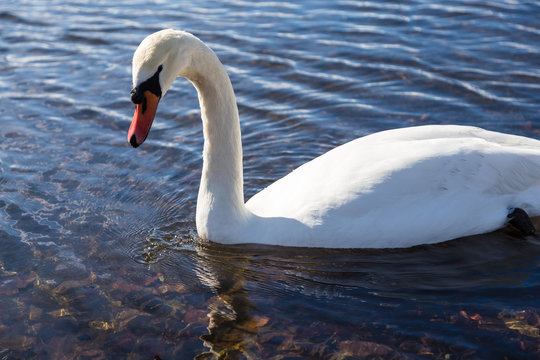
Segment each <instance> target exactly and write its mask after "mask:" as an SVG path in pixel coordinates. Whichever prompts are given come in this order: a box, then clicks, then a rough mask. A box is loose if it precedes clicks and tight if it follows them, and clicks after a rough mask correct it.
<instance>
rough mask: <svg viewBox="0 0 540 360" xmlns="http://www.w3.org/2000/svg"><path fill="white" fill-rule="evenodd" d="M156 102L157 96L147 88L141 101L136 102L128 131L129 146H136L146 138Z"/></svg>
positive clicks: (154, 112)
mask: <svg viewBox="0 0 540 360" xmlns="http://www.w3.org/2000/svg"><path fill="white" fill-rule="evenodd" d="M158 103H159V97H158V96H156V95H154V94H153V93H152V92H150V91H148V90H146V91H145V92H144V98H143V101H142V102H141V103H140V104H137V106H136V108H135V114H133V120H132V121H131V126H130V127H129V131H128V136H127V139H128V142H129V143H130V144H131V146H133V147H135V148H136V147H138V146H139V145H141V144H142V143H143V142H144V140H146V137H147V136H148V133H149V132H150V127H152V122H153V121H154V117H155V116H156V110H157V106H158Z"/></svg>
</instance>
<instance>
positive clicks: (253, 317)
mask: <svg viewBox="0 0 540 360" xmlns="http://www.w3.org/2000/svg"><path fill="white" fill-rule="evenodd" d="M535 225H536V226H538V225H540V220H539V218H537V219H535ZM539 254H540V243H539V242H538V239H536V238H527V239H524V238H522V237H521V236H520V235H519V234H518V233H517V232H516V231H514V230H513V229H510V228H507V229H503V230H500V231H497V232H495V233H491V234H485V235H478V236H472V237H467V238H463V239H457V240H455V241H452V242H448V243H444V244H438V245H429V246H420V247H416V248H413V249H400V250H329V249H300V248H298V249H294V248H280V247H273V246H268V247H266V246H258V245H257V246H255V245H253V246H252V245H247V246H246V245H243V246H223V245H219V244H213V243H208V244H205V245H204V246H201V247H199V248H198V250H197V265H196V274H197V277H198V279H199V281H200V282H201V283H202V284H205V285H206V286H208V287H209V288H210V289H212V291H213V293H214V294H215V296H214V297H213V298H212V299H211V300H210V301H208V303H207V304H208V307H207V308H206V313H207V316H208V319H209V323H208V326H207V331H208V334H204V335H202V336H201V339H202V340H203V341H204V345H205V346H206V347H207V348H208V349H209V351H205V352H203V353H201V354H199V355H198V356H197V357H196V358H197V359H208V358H212V359H244V358H247V359H250V358H262V357H264V355H263V354H264V351H265V349H268V348H269V347H274V350H273V351H274V352H276V351H278V352H279V351H282V353H285V352H286V351H287V350H292V349H296V350H295V351H299V352H300V353H303V354H304V355H309V356H317V355H315V354H319V355H322V354H324V356H328V357H329V358H336V359H338V358H345V357H346V356H349V355H350V354H351V353H352V354H356V355H355V356H384V357H388V356H390V357H392V356H397V357H399V356H401V355H399V353H400V351H404V353H408V352H409V351H412V352H413V353H414V352H418V354H421V353H422V352H425V353H434V352H435V351H436V349H437V348H441V347H447V346H449V348H450V347H451V346H450V345H449V344H445V342H444V341H442V342H441V341H436V342H431V343H430V341H431V340H429V341H428V340H426V339H420V340H418V342H417V341H416V340H413V339H411V338H410V337H409V335H408V334H407V332H405V333H401V332H400V331H397V332H391V335H390V334H389V335H388V336H389V337H388V338H381V337H374V336H373V335H371V334H369V331H370V330H369V328H368V329H363V327H364V326H365V325H362V326H361V328H360V329H359V328H358V326H359V324H366V323H371V324H372V325H371V326H375V327H376V326H377V325H376V324H378V323H386V322H388V321H389V322H393V321H396V320H395V319H394V315H393V313H394V311H399V312H400V313H401V314H403V313H408V312H410V314H409V315H407V316H406V317H405V318H401V319H400V321H401V322H404V323H407V322H409V321H414V320H413V318H415V317H420V318H426V320H427V319H430V321H433V322H434V325H433V326H434V328H436V327H437V326H438V327H439V328H452V327H455V326H458V327H461V326H465V327H472V328H476V329H479V328H483V330H484V331H487V334H489V335H488V336H496V334H497V333H499V332H501V331H505V329H506V328H510V329H512V328H513V329H517V331H519V332H520V333H522V334H529V335H530V334H533V333H535V332H536V331H539V329H540V321H536V320H537V318H538V314H537V313H536V312H534V311H532V312H531V311H530V310H519V311H517V312H515V311H512V312H511V313H508V312H506V311H503V312H495V313H493V312H492V311H493V310H492V309H490V308H491V305H487V304H486V307H485V308H484V309H481V310H479V309H478V308H475V307H474V306H472V307H468V306H465V307H459V306H457V307H454V306H452V305H450V304H452V303H455V302H459V301H460V299H465V298H467V297H469V296H473V294H475V293H477V292H478V289H479V288H482V289H484V291H485V292H486V293H487V294H490V295H489V296H490V298H489V300H486V301H490V302H495V303H497V302H505V301H507V300H508V299H511V298H512V297H513V296H515V295H516V293H524V292H523V291H522V289H523V288H529V289H531V290H532V291H533V293H535V291H536V290H534V289H535V287H534V286H535V285H534V284H536V282H537V280H538V279H535V278H531V275H530V274H531V270H534V269H535V268H536V266H537V259H538V256H539ZM530 285H532V286H533V287H532V288H530ZM500 288H504V289H506V292H499V291H498V290H496V289H500ZM493 291H495V292H496V293H493ZM525 293H526V291H525ZM302 297H306V298H311V299H312V300H311V303H314V302H316V303H318V305H317V307H318V308H325V314H324V315H323V314H320V315H319V316H320V318H318V317H317V315H315V314H313V313H312V310H310V309H308V308H305V307H304V306H306V302H305V301H303V300H302ZM287 298H288V299H289V300H285V299H287ZM253 299H255V301H254V300H253ZM313 299H317V300H316V301H313ZM276 301H283V303H282V304H277V303H276ZM530 301H533V302H534V300H533V299H532V298H531V299H530ZM255 303H257V304H258V305H257V306H255ZM436 304H437V305H436ZM443 304H445V305H446V311H448V312H449V313H450V314H449V315H448V316H444V315H443V316H442V317H441V314H439V313H438V312H437V310H435V308H436V307H437V306H442V305H443ZM434 306H435V308H433V307H434ZM381 309H386V311H387V313H386V314H385V315H384V316H381V315H380V311H381ZM433 310H434V311H435V312H432V311H433ZM302 313H305V314H306V316H308V318H307V321H310V322H311V324H312V325H311V326H314V324H319V326H322V328H324V327H325V325H324V323H325V320H324V319H325V318H327V317H328V316H330V317H332V318H340V319H341V325H340V330H339V331H337V330H334V332H328V330H329V329H324V331H323V333H324V334H325V335H326V337H322V338H320V341H321V342H322V343H314V341H313V339H312V338H310V336H316V335H315V334H318V333H317V332H314V333H312V334H311V335H310V333H309V332H308V333H307V334H306V333H302V332H301V331H299V329H298V326H299V323H300V324H302V322H303V321H306V319H304V320H302V321H299V316H302ZM377 313H379V315H378V316H376V315H375V314H377ZM307 314H309V315H307ZM374 315H375V317H374ZM289 316H290V317H292V318H293V319H295V320H292V319H291V318H289ZM401 316H403V315H401ZM391 319H394V320H391ZM527 319H532V320H527ZM535 319H536V320H535ZM527 321H528V322H527ZM483 323H484V324H489V327H483V326H482V324H483ZM287 324H289V325H287ZM527 324H528V325H527ZM303 325H304V326H306V324H303ZM278 329H279V330H278ZM348 331H350V333H349V334H347V332H348ZM366 331H367V332H366ZM351 334H355V336H353V339H355V340H354V341H351V340H347V339H349V337H350V336H351ZM319 336H320V333H319ZM449 341H450V340H449ZM305 342H308V343H310V345H309V346H308V347H307V348H304V349H301V347H302V346H306V343H305ZM299 344H302V345H299ZM527 346H532V344H529V345H527ZM396 347H397V348H399V349H401V350H399V351H398V350H397V348H396ZM276 349H278V350H276ZM299 349H301V350H299ZM452 353H453V354H454V355H456V356H458V357H459V356H466V355H467V354H469V355H471V354H476V353H477V352H476V351H475V350H472V349H471V348H468V347H464V348H459V349H458V348H455V349H453V350H452ZM347 354H349V355H347ZM324 356H323V357H324ZM467 356H468V355H467Z"/></svg>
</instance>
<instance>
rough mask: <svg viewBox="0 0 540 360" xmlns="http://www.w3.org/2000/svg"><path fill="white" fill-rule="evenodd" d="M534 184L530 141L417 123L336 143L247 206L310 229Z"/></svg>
mask: <svg viewBox="0 0 540 360" xmlns="http://www.w3.org/2000/svg"><path fill="white" fill-rule="evenodd" d="M539 182H540V142H538V141H536V140H532V139H527V138H523V137H518V136H512V135H505V134H500V133H494V132H489V131H485V130H482V129H478V128H472V127H462V126H423V127H416V128H407V129H398V130H391V131H385V132H381V133H377V134H374V135H370V136H367V137H364V138H360V139H357V140H354V141H352V142H349V143H347V144H344V145H342V146H340V147H338V148H335V149H333V150H331V151H329V152H328V153H326V154H324V155H322V156H320V157H318V158H316V159H314V160H312V161H310V162H308V163H306V164H304V165H302V166H301V167H299V168H298V169H296V170H294V171H293V172H292V173H291V174H289V175H287V176H285V177H284V178H282V179H280V180H278V181H276V182H275V183H274V184H272V185H270V186H269V187H268V188H266V189H264V190H263V191H261V192H260V193H258V194H256V195H255V196H254V197H253V198H252V199H250V200H249V201H248V203H247V204H246V206H247V207H248V208H249V209H250V210H251V211H253V212H254V213H255V214H257V215H259V216H264V217H275V216H280V217H288V218H293V219H297V220H299V221H301V222H303V223H304V224H306V225H309V226H316V225H318V224H320V223H321V222H324V221H327V219H328V218H329V217H330V218H336V219H348V220H349V221H350V219H351V218H362V217H364V216H366V215H367V214H369V213H373V212H374V210H379V211H380V209H388V211H387V212H388V214H390V213H392V210H391V209H395V208H396V207H402V208H403V209H401V211H407V210H411V209H410V207H411V206H423V207H425V208H426V209H429V208H430V206H432V207H436V206H442V205H443V204H442V203H441V202H442V201H446V200H445V199H448V198H452V197H454V200H452V201H453V202H454V203H455V198H456V197H459V198H460V199H459V200H460V201H462V203H463V206H466V205H467V204H468V202H472V201H475V202H478V200H479V199H482V197H480V198H478V197H477V196H478V194H482V196H484V197H489V196H502V195H512V194H513V195H516V196H517V195H519V194H520V193H522V192H523V191H525V190H526V189H529V188H531V187H538V186H540V183H539ZM473 194H474V196H475V198H474V199H473V198H472V196H473ZM538 201H540V199H539V200H538ZM538 201H537V202H538ZM456 206H459V205H456ZM538 207H539V208H540V205H539V206H538ZM407 208H409V209H407ZM411 211H413V210H411ZM422 213H424V212H423V211H422ZM380 216H385V215H384V212H383V213H381V214H380ZM388 216H391V215H388ZM340 221H341V220H340Z"/></svg>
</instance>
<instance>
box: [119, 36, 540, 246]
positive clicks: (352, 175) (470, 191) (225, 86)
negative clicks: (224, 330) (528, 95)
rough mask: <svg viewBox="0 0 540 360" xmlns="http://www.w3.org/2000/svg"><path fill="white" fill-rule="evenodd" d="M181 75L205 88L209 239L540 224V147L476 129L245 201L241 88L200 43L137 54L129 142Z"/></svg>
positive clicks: (356, 157) (391, 139)
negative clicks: (535, 220)
mask: <svg viewBox="0 0 540 360" xmlns="http://www.w3.org/2000/svg"><path fill="white" fill-rule="evenodd" d="M178 76H183V77H186V78H187V79H188V80H189V81H191V83H192V84H193V85H194V86H195V88H196V89H197V91H198V94H199V102H200V106H201V112H202V123H203V132H204V140H205V141H204V150H203V170H202V178H201V184H200V189H199V195H198V199H197V213H196V222H197V231H198V233H199V236H200V237H201V238H203V239H209V240H212V241H216V242H220V243H260V244H273V245H287V246H307V247H331V248H388V247H390V248H395V247H409V246H413V245H418V244H427V243H436V242H441V241H445V240H450V239H454V238H458V237H462V236H467V235H473V234H479V233H484V232H489V231H492V230H496V229H498V228H501V227H503V226H504V225H505V224H506V222H507V221H508V219H507V215H508V214H509V213H510V212H511V211H512V209H513V208H522V209H524V210H525V211H526V212H527V213H528V214H529V215H531V216H537V215H540V141H537V140H533V139H529V138H525V137H519V136H514V135H506V134H501V133H497V132H491V131H486V130H482V129H479V128H475V127H469V126H437V125H435V126H420V127H410V128H405V129H396V130H389V131H383V132H379V133H376V134H372V135H369V136H366V137H363V138H359V139H356V140H354V141H351V142H349V143H347V144H344V145H342V146H339V147H337V148H335V149H333V150H331V151H329V152H327V153H326V154H324V155H322V156H319V157H318V158H316V159H314V160H312V161H310V162H308V163H306V164H304V165H302V166H300V167H299V168H297V169H296V170H294V171H293V172H292V173H291V174H289V175H287V176H285V177H284V178H282V179H280V180H278V181H276V182H275V183H273V184H272V185H270V186H269V187H267V188H266V189H264V190H263V191H261V192H260V193H258V194H256V195H255V196H253V197H252V198H251V199H250V200H249V201H248V202H247V203H245V204H244V194H243V175H242V145H241V140H240V123H239V119H238V109H237V105H236V100H235V96H234V92H233V88H232V85H231V82H230V80H229V77H228V75H227V73H226V71H225V69H224V67H223V65H222V64H221V63H220V61H219V60H218V58H217V56H216V55H215V54H214V52H213V51H212V50H210V48H208V47H207V46H206V45H205V44H204V43H203V42H202V41H200V40H199V39H198V38H196V37H195V36H193V35H191V34H189V33H186V32H183V31H178V30H162V31H159V32H157V33H154V34H152V35H150V36H148V37H146V38H145V39H144V40H143V41H142V43H141V44H140V45H139V47H138V48H137V50H136V51H135V54H134V56H133V91H132V94H131V98H132V101H133V102H134V103H136V104H137V106H136V110H135V115H134V117H133V121H132V123H131V126H130V129H129V133H128V141H129V142H130V143H131V144H132V145H133V146H134V147H137V146H139V145H140V144H141V143H142V142H143V141H144V140H145V138H146V136H147V134H148V132H149V130H150V126H151V124H152V121H153V119H154V115H155V112H156V108H157V104H158V102H159V100H160V98H161V97H162V96H163V95H164V94H165V92H166V91H167V90H168V89H169V87H170V86H171V84H172V83H173V81H174V80H175V78H176V77H178ZM523 214H525V213H523ZM525 217H526V215H525ZM525 220H528V218H527V219H525Z"/></svg>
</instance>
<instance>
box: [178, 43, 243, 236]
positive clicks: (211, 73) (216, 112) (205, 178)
mask: <svg viewBox="0 0 540 360" xmlns="http://www.w3.org/2000/svg"><path fill="white" fill-rule="evenodd" d="M192 66H193V71H192V73H191V74H190V76H188V79H189V80H190V81H191V82H192V83H193V84H194V86H195V87H196V89H197V91H198V93H199V103H200V106H201V115H202V123H203V133H204V149H203V169H202V177H201V184H200V188H199V196H198V199H197V216H196V218H197V231H198V233H199V236H201V237H203V238H216V239H217V238H220V237H222V232H223V231H226V229H227V228H229V229H230V228H231V227H234V226H235V225H236V224H237V223H238V221H241V219H243V218H244V217H245V216H246V212H247V210H246V208H245V206H244V194H243V191H244V189H243V174H242V143H241V136H240V121H239V118H238V108H237V105H236V99H235V96H234V91H233V88H232V85H231V81H230V79H229V76H228V75H227V72H226V71H225V68H224V67H223V65H222V64H221V62H220V61H219V59H218V58H217V56H216V55H215V54H214V53H213V52H212V51H211V50H210V49H208V48H203V49H201V50H200V51H199V52H198V53H197V54H196V55H195V57H194V61H193V65H192Z"/></svg>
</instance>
